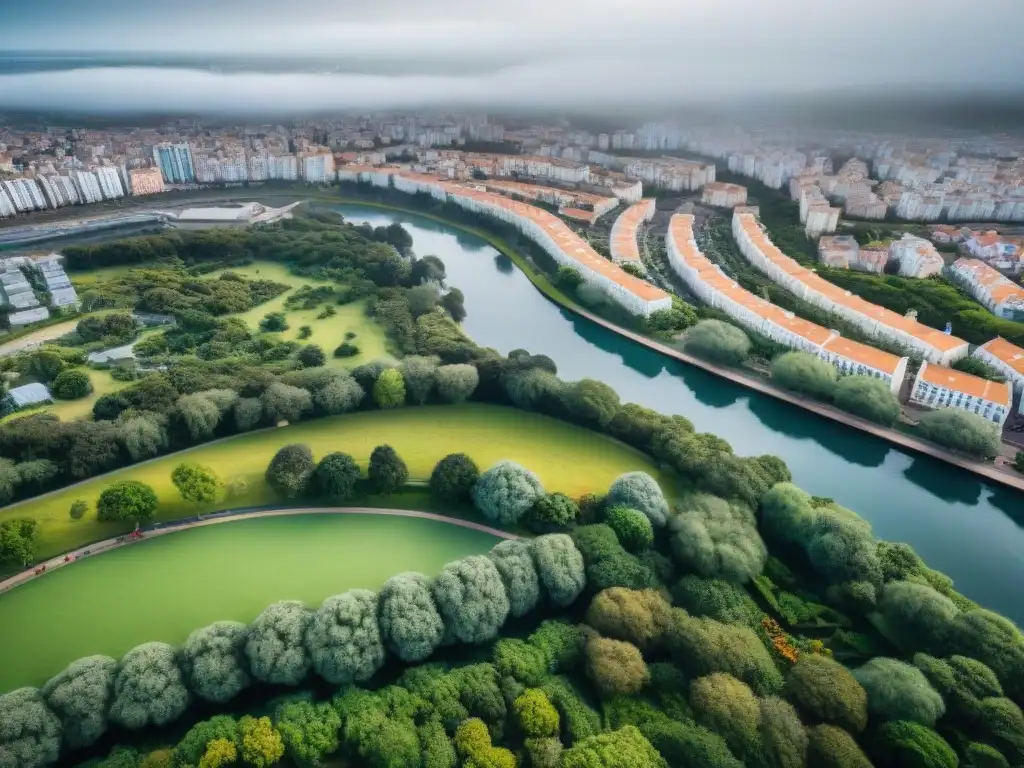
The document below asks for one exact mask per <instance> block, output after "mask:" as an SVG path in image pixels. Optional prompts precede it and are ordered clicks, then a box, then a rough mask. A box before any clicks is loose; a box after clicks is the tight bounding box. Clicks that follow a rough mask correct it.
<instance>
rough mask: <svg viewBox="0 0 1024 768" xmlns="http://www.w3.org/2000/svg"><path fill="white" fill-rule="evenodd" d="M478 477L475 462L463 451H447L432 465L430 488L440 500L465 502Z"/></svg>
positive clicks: (478, 471)
mask: <svg viewBox="0 0 1024 768" xmlns="http://www.w3.org/2000/svg"><path fill="white" fill-rule="evenodd" d="M479 477H480V470H479V469H477V466H476V462H474V461H473V459H471V458H470V457H469V456H467V455H466V454H464V453H449V454H448V455H447V456H445V457H444V458H443V459H441V460H440V461H439V462H437V464H436V465H435V466H434V471H433V472H431V474H430V490H431V492H432V493H433V494H434V495H435V496H436V497H437V498H439V499H441V500H442V501H452V502H466V501H469V500H470V499H471V498H472V497H471V492H472V490H473V486H474V485H475V484H476V481H477V479H478V478H479Z"/></svg>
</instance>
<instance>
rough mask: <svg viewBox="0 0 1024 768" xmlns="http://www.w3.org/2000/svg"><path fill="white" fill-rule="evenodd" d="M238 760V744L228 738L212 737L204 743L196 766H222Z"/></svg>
mask: <svg viewBox="0 0 1024 768" xmlns="http://www.w3.org/2000/svg"><path fill="white" fill-rule="evenodd" d="M236 760H238V746H237V745H236V744H235V742H233V741H231V740H229V739H214V740H213V741H211V742H210V743H209V744H207V745H206V751H205V752H203V756H202V757H201V758H199V767H198V768H223V767H224V766H228V765H234V764H235V761H236Z"/></svg>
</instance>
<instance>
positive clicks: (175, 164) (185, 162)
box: [153, 141, 196, 184]
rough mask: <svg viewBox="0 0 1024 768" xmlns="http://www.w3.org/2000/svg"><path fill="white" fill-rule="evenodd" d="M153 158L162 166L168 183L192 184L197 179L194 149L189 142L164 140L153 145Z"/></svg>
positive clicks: (161, 168)
mask: <svg viewBox="0 0 1024 768" xmlns="http://www.w3.org/2000/svg"><path fill="white" fill-rule="evenodd" d="M153 160H154V161H155V162H156V164H157V165H158V166H160V170H161V172H163V175H164V181H166V182H167V183H168V184H192V183H194V182H195V180H196V172H195V166H194V164H193V162H192V150H191V149H189V146H188V144H185V143H181V144H171V143H170V142H167V141H165V142H162V143H160V144H157V145H156V146H155V147H153Z"/></svg>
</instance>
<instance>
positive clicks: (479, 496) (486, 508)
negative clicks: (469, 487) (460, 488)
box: [472, 461, 544, 525]
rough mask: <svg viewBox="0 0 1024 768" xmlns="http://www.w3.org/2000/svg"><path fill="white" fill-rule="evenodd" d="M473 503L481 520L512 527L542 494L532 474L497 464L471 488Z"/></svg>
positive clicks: (504, 463)
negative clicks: (481, 517) (479, 513)
mask: <svg viewBox="0 0 1024 768" xmlns="http://www.w3.org/2000/svg"><path fill="white" fill-rule="evenodd" d="M472 494H473V502H474V504H475V505H476V508H477V509H479V510H480V512H481V513H482V514H483V516H484V517H486V518H487V519H488V520H491V521H493V522H495V523H498V524H499V525H515V524H516V523H518V522H519V518H521V517H522V516H523V515H524V514H526V512H527V511H529V509H530V508H531V507H532V506H533V505H534V504H535V503H536V501H537V499H539V498H540V497H541V496H542V495H543V494H544V488H543V486H541V484H540V480H539V479H538V478H537V476H536V475H535V474H533V472H530V471H529V470H528V469H526V468H525V467H522V466H520V465H519V464H516V463H515V462H513V461H499V462H498V463H497V464H495V465H494V466H493V467H491V468H490V469H488V470H487V471H486V472H484V473H483V474H482V475H480V479H479V480H478V481H477V483H476V485H474V486H473V491H472Z"/></svg>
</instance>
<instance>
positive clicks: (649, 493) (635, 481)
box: [605, 472, 668, 527]
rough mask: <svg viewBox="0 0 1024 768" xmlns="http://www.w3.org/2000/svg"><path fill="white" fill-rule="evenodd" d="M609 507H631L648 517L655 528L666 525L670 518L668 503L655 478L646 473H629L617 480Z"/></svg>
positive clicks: (606, 501)
mask: <svg viewBox="0 0 1024 768" xmlns="http://www.w3.org/2000/svg"><path fill="white" fill-rule="evenodd" d="M605 504H606V506H608V507H618V506H622V507H629V508H630V509H636V510H639V511H641V512H643V513H644V514H645V515H647V518H648V519H649V520H650V521H651V524H652V525H654V526H655V527H658V526H662V525H664V524H665V520H666V518H667V516H668V502H667V501H665V495H664V494H663V493H662V492H661V488H660V487H659V486H658V483H657V482H655V480H654V478H653V477H651V476H650V475H648V474H647V473H646V472H628V473H626V474H624V475H620V476H619V477H617V478H615V482H613V483H612V485H611V488H609V489H608V496H607V497H606V498H605Z"/></svg>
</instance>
